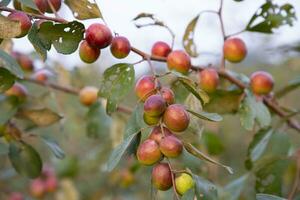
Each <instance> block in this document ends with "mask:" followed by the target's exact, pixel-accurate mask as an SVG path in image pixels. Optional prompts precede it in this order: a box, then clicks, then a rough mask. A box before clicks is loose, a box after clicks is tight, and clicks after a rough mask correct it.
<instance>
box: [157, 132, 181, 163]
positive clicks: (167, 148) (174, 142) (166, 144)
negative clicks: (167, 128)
mask: <svg viewBox="0 0 300 200" xmlns="http://www.w3.org/2000/svg"><path fill="white" fill-rule="evenodd" d="M159 149H160V151H161V152H162V153H163V154H164V155H165V156H166V157H168V158H176V157H178V156H179V155H180V154H181V152H182V149H183V145H182V142H181V140H179V139H178V138H177V137H176V136H174V135H169V136H166V137H164V138H162V140H161V141H160V143H159Z"/></svg>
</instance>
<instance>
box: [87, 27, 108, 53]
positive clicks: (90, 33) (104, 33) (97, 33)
mask: <svg viewBox="0 0 300 200" xmlns="http://www.w3.org/2000/svg"><path fill="white" fill-rule="evenodd" d="M85 39H86V41H87V42H88V43H89V44H90V45H91V46H93V47H95V48H98V49H103V48H105V47H107V46H108V45H110V43H111V41H112V34H111V31H110V29H109V28H108V27H107V26H105V25H103V24H99V23H94V24H92V25H90V26H89V27H88V29H87V30H86V32H85Z"/></svg>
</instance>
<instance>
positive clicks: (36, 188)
mask: <svg viewBox="0 0 300 200" xmlns="http://www.w3.org/2000/svg"><path fill="white" fill-rule="evenodd" d="M29 190H30V194H31V195H32V196H33V197H35V198H41V197H43V196H44V195H45V192H46V188H45V184H44V181H43V180H42V179H41V178H37V179H35V180H33V181H32V182H31V184H30V188H29Z"/></svg>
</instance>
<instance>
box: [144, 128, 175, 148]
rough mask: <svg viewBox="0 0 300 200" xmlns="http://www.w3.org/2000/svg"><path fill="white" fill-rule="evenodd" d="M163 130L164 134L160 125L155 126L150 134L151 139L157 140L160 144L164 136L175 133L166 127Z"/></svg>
mask: <svg viewBox="0 0 300 200" xmlns="http://www.w3.org/2000/svg"><path fill="white" fill-rule="evenodd" d="M163 130H164V134H163V133H162V131H161V127H160V126H155V127H154V128H153V129H152V131H151V133H150V135H149V139H151V140H154V141H156V142H157V144H159V143H160V141H161V139H162V138H163V137H164V136H169V135H173V133H172V132H171V131H170V130H169V129H167V128H166V127H163Z"/></svg>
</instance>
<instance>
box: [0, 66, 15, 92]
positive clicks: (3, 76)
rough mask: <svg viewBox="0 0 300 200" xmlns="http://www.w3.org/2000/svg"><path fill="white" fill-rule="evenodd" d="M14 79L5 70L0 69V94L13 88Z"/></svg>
mask: <svg viewBox="0 0 300 200" xmlns="http://www.w3.org/2000/svg"><path fill="white" fill-rule="evenodd" d="M15 79H16V77H15V76H14V75H12V74H11V73H10V72H9V71H8V70H7V69H5V68H2V67H0V93H3V92H5V91H6V90H8V89H9V88H11V87H12V86H13V84H14V83H15Z"/></svg>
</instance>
